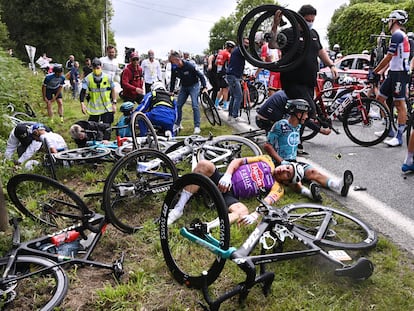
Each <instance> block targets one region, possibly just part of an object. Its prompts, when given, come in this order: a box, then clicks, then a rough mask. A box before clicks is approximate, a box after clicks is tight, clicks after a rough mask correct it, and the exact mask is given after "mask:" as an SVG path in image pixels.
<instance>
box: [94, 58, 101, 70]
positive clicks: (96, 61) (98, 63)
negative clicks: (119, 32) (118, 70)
mask: <svg viewBox="0 0 414 311" xmlns="http://www.w3.org/2000/svg"><path fill="white" fill-rule="evenodd" d="M98 66H102V62H101V60H100V59H99V58H97V57H95V58H94V59H93V60H92V67H94V68H96V67H98Z"/></svg>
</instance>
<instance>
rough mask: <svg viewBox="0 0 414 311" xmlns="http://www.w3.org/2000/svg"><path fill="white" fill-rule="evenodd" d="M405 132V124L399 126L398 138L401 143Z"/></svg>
mask: <svg viewBox="0 0 414 311" xmlns="http://www.w3.org/2000/svg"><path fill="white" fill-rule="evenodd" d="M404 130H405V124H398V132H397V138H398V140H399V141H402V135H403V133H404Z"/></svg>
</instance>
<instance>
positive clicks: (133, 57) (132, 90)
mask: <svg viewBox="0 0 414 311" xmlns="http://www.w3.org/2000/svg"><path fill="white" fill-rule="evenodd" d="M121 79H122V81H121V86H122V93H121V95H120V96H121V97H122V99H123V100H124V101H131V102H137V103H140V102H141V100H142V99H143V98H144V79H143V76H142V68H141V66H140V65H139V55H138V52H132V53H131V54H130V56H129V64H128V65H127V66H126V67H125V69H124V71H123V72H122V74H121Z"/></svg>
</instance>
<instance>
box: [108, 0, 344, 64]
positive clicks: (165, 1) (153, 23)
mask: <svg viewBox="0 0 414 311" xmlns="http://www.w3.org/2000/svg"><path fill="white" fill-rule="evenodd" d="M279 3H280V4H281V5H286V6H287V7H288V8H289V9H291V10H294V11H297V10H298V9H299V8H300V7H301V6H302V5H303V4H307V3H311V4H312V5H313V6H314V7H315V8H316V9H317V16H316V19H315V23H314V28H315V29H316V30H317V31H318V33H319V35H320V37H321V40H322V44H323V46H327V45H328V43H327V40H326V39H325V38H326V27H327V25H328V24H329V22H330V20H331V17H332V14H333V12H334V10H335V9H337V8H339V7H340V6H341V5H342V4H345V3H349V1H348V0H339V1H332V0H312V1H309V2H302V1H296V0H291V1H287V0H283V1H279ZM112 6H113V9H114V11H115V12H114V16H113V18H112V23H111V29H112V30H113V31H114V33H115V41H116V45H117V47H118V60H119V61H120V62H123V60H124V48H125V47H134V48H135V49H136V50H138V52H139V53H140V54H141V53H145V54H146V53H147V52H148V50H149V49H152V50H154V52H155V57H157V58H162V59H165V58H166V57H167V54H168V52H169V51H170V50H171V49H175V50H182V51H188V52H190V53H191V54H202V53H203V51H204V50H205V49H207V48H208V42H209V31H210V29H211V28H212V27H213V25H214V23H216V22H217V21H218V20H219V19H220V17H227V16H229V15H230V14H231V13H233V12H234V11H235V9H236V0H139V1H137V0H112Z"/></svg>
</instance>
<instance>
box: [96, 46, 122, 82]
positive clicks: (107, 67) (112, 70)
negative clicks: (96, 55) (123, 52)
mask: <svg viewBox="0 0 414 311" xmlns="http://www.w3.org/2000/svg"><path fill="white" fill-rule="evenodd" d="M100 61H101V63H102V72H103V73H104V74H106V75H108V76H109V78H110V79H111V80H112V81H119V76H118V75H119V74H120V69H119V64H118V61H117V59H116V49H115V47H114V46H113V45H108V46H107V47H106V56H103V57H101V58H100Z"/></svg>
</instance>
